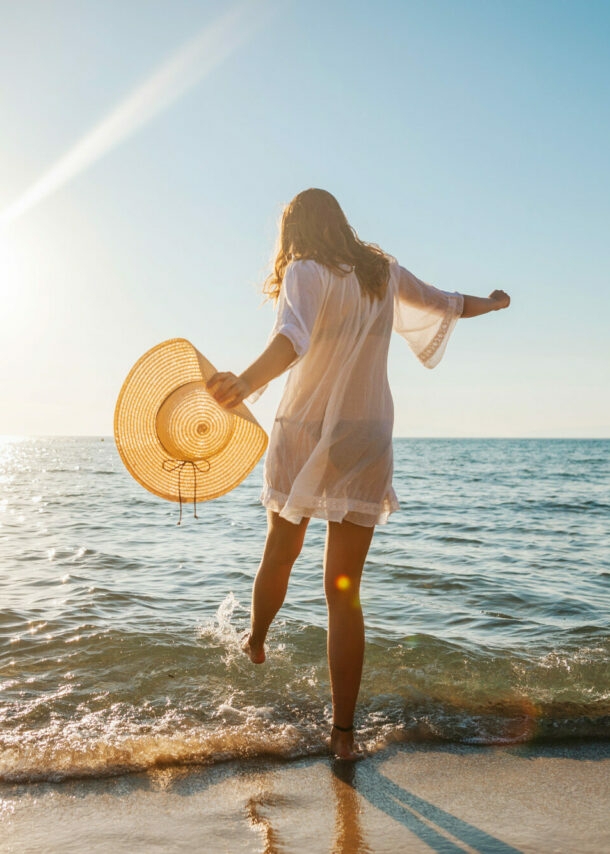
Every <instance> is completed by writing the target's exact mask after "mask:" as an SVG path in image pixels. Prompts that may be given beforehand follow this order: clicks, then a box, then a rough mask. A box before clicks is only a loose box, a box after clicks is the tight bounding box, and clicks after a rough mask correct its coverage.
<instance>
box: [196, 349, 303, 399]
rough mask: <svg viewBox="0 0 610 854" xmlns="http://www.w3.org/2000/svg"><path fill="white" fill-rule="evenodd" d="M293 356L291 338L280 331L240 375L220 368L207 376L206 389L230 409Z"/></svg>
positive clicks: (293, 357)
mask: <svg viewBox="0 0 610 854" xmlns="http://www.w3.org/2000/svg"><path fill="white" fill-rule="evenodd" d="M296 357H297V353H296V350H295V349H294V346H293V344H292V341H291V340H290V338H288V337H287V336H286V335H282V334H281V333H280V334H279V335H276V336H275V338H274V339H273V340H272V341H271V343H270V344H269V346H268V347H266V348H265V350H263V352H262V353H261V355H260V356H259V357H258V359H256V361H254V362H252V364H251V365H250V367H249V368H246V370H245V371H244V372H243V373H242V374H240V375H239V376H235V374H233V373H231V372H230V371H228V372H220V371H219V372H218V373H215V374H214V376H213V377H210V379H209V380H208V383H207V387H208V391H209V392H210V394H211V395H212V396H213V397H214V398H215V400H216V401H218V403H220V405H221V406H224V407H226V408H227V409H232V408H233V407H234V406H237V405H238V404H240V403H241V402H242V401H243V400H245V398H246V397H249V396H250V395H251V394H253V392H255V391H256V390H257V389H259V388H261V386H264V385H266V384H267V383H268V382H271V380H273V379H275V378H276V377H279V375H280V374H283V373H284V371H285V370H286V368H288V367H290V365H291V364H292V363H293V362H294V360H295V359H296Z"/></svg>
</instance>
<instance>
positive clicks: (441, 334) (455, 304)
mask: <svg viewBox="0 0 610 854" xmlns="http://www.w3.org/2000/svg"><path fill="white" fill-rule="evenodd" d="M449 299H450V301H449V304H448V306H447V311H446V313H445V316H444V317H443V320H442V323H441V325H440V326H439V328H438V330H437V333H436V335H435V336H434V338H433V339H432V341H430V343H429V344H428V345H427V346H426V347H424V349H423V350H422V351H421V353H419V354H418V356H417V358H418V359H419V360H420V362H423V363H424V364H426V363H427V362H429V361H430V360H431V359H432V357H433V356H434V354H435V353H436V351H437V350H438V348H439V347H440V346H441V344H442V343H443V341H444V340H445V336H446V335H447V331H448V329H449V327H450V326H451V324H452V322H453V321H454V320H455V318H456V317H459V316H460V315H461V313H462V309H463V306H464V297H463V296H462V295H461V294H452V295H451V297H450V298H449Z"/></svg>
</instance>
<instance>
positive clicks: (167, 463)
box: [161, 459, 210, 525]
mask: <svg viewBox="0 0 610 854" xmlns="http://www.w3.org/2000/svg"><path fill="white" fill-rule="evenodd" d="M201 465H204V466H205V468H201ZM185 466H191V468H192V470H193V481H194V483H193V516H194V517H195V519H199V516H198V515H197V472H201V474H204V473H205V472H208V471H209V470H210V461H209V460H206V459H201V460H197V462H195V461H194V460H173V459H167V460H163V462H162V463H161V467H162V468H163V470H164V471H168V472H173V471H177V472H178V501H179V503H180V517H179V519H178V521H177V522H176V524H177V525H180V524H181V522H182V484H181V479H182V472H183V471H184V468H185Z"/></svg>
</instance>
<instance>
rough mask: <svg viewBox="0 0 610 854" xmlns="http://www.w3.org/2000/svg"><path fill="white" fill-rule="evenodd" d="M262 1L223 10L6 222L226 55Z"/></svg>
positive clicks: (9, 211) (256, 17) (2, 221)
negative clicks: (222, 12)
mask: <svg viewBox="0 0 610 854" xmlns="http://www.w3.org/2000/svg"><path fill="white" fill-rule="evenodd" d="M266 6H268V3H267V2H266V0H260V2H259V0H257V2H253V0H248V2H245V3H244V2H242V3H239V4H238V5H236V6H234V7H232V8H231V9H229V11H227V12H225V13H224V14H223V15H221V16H220V17H219V18H218V19H217V20H216V21H214V22H213V23H212V24H209V25H208V26H206V27H205V28H204V29H203V30H202V31H201V32H200V33H199V34H198V35H197V36H195V38H193V39H191V40H189V41H188V42H186V44H184V45H183V46H182V47H181V48H180V49H179V50H178V51H177V53H175V54H174V55H173V56H172V57H171V58H170V59H169V60H167V61H166V62H164V63H163V64H162V65H161V67H160V68H158V69H157V70H156V71H155V72H154V73H153V74H152V75H151V76H150V77H148V78H147V79H146V80H145V81H144V82H143V83H141V84H140V85H139V86H138V87H136V89H134V91H133V92H131V94H130V95H128V96H127V97H126V98H125V99H124V100H123V101H121V103H120V104H119V105H118V106H117V107H115V109H114V110H113V111H112V112H111V113H110V114H109V115H108V116H106V118H104V119H103V120H102V121H101V122H100V123H99V124H98V125H97V126H96V127H94V128H93V129H92V130H91V131H89V133H87V134H85V136H83V137H82V138H81V139H80V140H79V141H78V142H77V143H76V144H75V145H74V146H72V148H70V149H69V151H68V152H67V153H66V154H64V155H63V156H62V157H60V158H59V160H58V161H57V162H56V163H55V164H54V165H53V166H52V167H51V168H50V169H49V170H48V171H47V172H46V173H45V174H44V175H43V176H42V177H41V178H40V179H39V180H38V181H36V182H35V183H34V184H32V186H31V187H29V188H28V189H27V190H26V191H25V193H23V194H22V195H21V196H20V197H19V198H18V199H16V201H14V202H13V203H12V204H11V205H9V206H8V207H7V208H5V209H4V211H2V212H1V213H0V226H6V225H8V224H9V223H10V222H12V221H13V220H15V219H17V217H20V216H22V215H23V214H24V213H26V211H28V210H30V209H31V208H32V207H34V205H37V204H38V203H39V202H41V201H42V200H43V199H45V198H46V197H47V196H48V195H50V194H51V193H53V192H55V191H56V190H58V189H59V188H60V187H62V186H63V185H64V184H66V183H68V181H70V180H72V178H74V177H75V176H76V175H78V174H79V173H80V172H83V171H84V170H85V169H87V168H88V167H89V166H91V164H92V163H95V162H96V161H97V160H99V159H100V157H103V155H104V154H106V153H107V152H108V151H110V150H111V149H112V148H114V147H115V146H116V145H118V144H119V143H121V142H123V141H124V140H125V139H127V138H128V137H129V136H131V134H133V133H135V131H137V130H138V129H139V128H140V127H142V126H143V125H144V124H146V123H147V122H148V121H150V120H151V119H152V118H153V117H154V116H156V115H157V114H158V113H160V112H161V111H162V110H164V109H166V108H167V107H169V106H170V104H172V103H173V102H174V101H175V100H176V99H177V98H179V97H180V96H181V95H183V94H184V93H185V92H186V91H187V90H188V89H190V88H191V87H192V86H194V85H195V84H196V83H199V82H200V81H201V80H202V79H203V78H204V77H206V76H207V75H208V74H209V73H210V72H211V71H212V70H213V69H214V68H215V67H216V66H217V65H219V64H220V63H221V62H223V61H224V60H225V59H227V57H229V56H230V55H231V54H232V53H233V52H234V51H235V50H236V49H237V48H238V47H239V46H240V45H241V44H243V42H244V41H245V40H246V39H247V38H248V37H249V36H251V35H252V33H253V31H254V29H255V27H256V26H257V25H260V22H261V14H260V13H261V10H262V8H264V7H266Z"/></svg>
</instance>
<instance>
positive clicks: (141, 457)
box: [114, 338, 268, 511]
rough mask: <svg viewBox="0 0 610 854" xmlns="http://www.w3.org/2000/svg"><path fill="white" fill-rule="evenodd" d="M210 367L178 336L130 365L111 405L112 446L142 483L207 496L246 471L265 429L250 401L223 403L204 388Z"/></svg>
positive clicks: (165, 493)
mask: <svg viewBox="0 0 610 854" xmlns="http://www.w3.org/2000/svg"><path fill="white" fill-rule="evenodd" d="M215 373H216V369H215V368H214V366H213V365H212V364H211V363H210V362H208V360H207V359H206V358H205V356H202V355H201V353H200V352H199V351H198V350H196V349H195V347H193V345H192V344H191V343H190V341H187V340H186V339H184V338H172V339H171V340H169V341H163V342H162V343H161V344H157V346H156V347H153V348H152V349H151V350H149V351H148V352H147V353H145V354H144V355H143V356H142V357H141V358H140V359H138V361H137V362H136V364H135V365H134V366H133V368H132V369H131V371H130V372H129V374H128V376H127V379H126V380H125V382H124V383H123V387H122V388H121V391H120V393H119V397H118V400H117V404H116V409H115V413H114V436H115V440H116V446H117V449H118V451H119V454H120V455H121V459H122V460H123V462H124V464H125V466H126V468H127V470H128V471H129V472H130V474H131V475H132V476H133V477H134V478H135V479H136V480H137V481H138V483H140V484H141V485H142V486H143V487H145V488H146V489H148V490H149V491H150V492H152V493H154V494H155V495H159V496H160V497H161V498H166V499H168V500H169V501H178V502H180V509H181V511H182V502H184V501H193V502H199V501H209V500H210V499H212V498H217V497H218V496H219V495H224V494H225V493H227V492H230V490H232V489H234V488H235V487H236V486H237V485H238V484H240V483H241V482H242V481H243V480H244V478H246V477H247V476H248V474H250V472H251V471H252V469H253V468H254V466H255V465H256V464H257V462H258V461H259V460H260V458H261V457H262V455H263V454H264V452H265V448H266V447H267V441H268V439H267V434H266V433H265V431H264V430H263V428H262V427H261V426H260V424H259V423H258V422H257V420H256V419H255V418H254V416H253V415H252V413H251V412H250V411H249V409H248V408H247V407H246V406H245V405H244V404H243V403H241V404H239V406H236V407H235V408H233V409H230V410H228V409H224V408H223V407H222V406H220V404H218V403H217V402H216V400H215V399H214V398H213V397H212V395H211V394H210V393H209V392H208V391H207V388H206V382H207V381H208V380H209V379H210V377H212V375H213V374H215Z"/></svg>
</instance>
